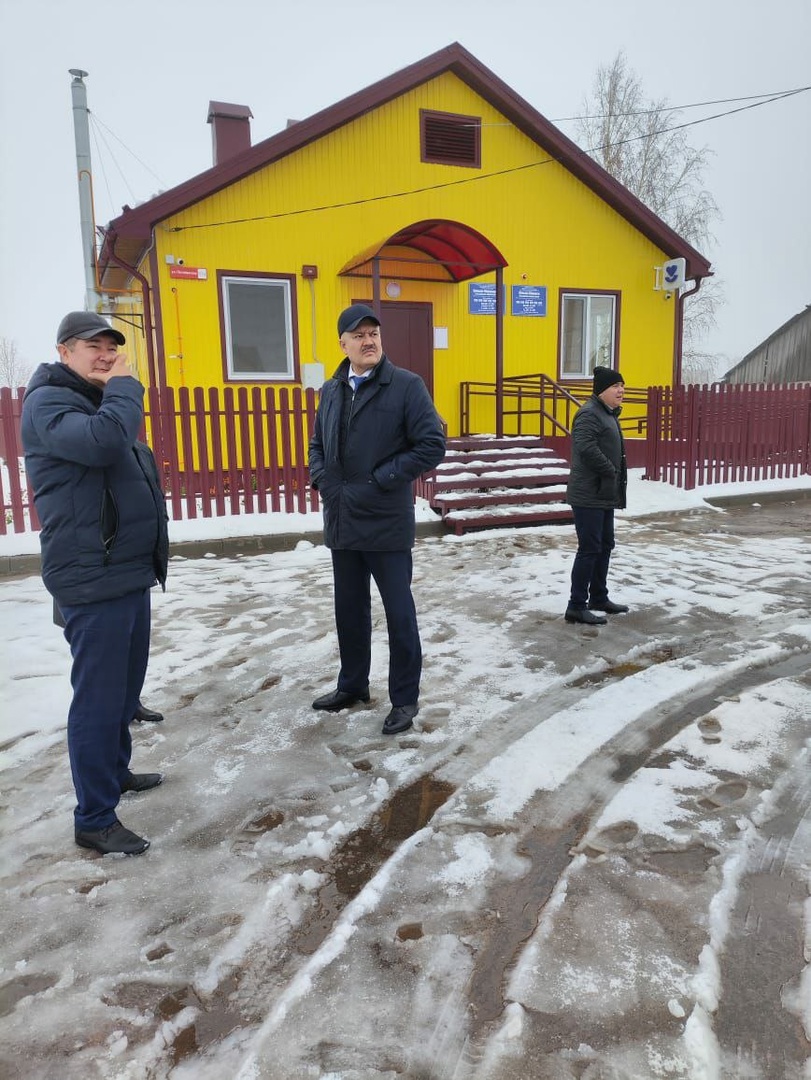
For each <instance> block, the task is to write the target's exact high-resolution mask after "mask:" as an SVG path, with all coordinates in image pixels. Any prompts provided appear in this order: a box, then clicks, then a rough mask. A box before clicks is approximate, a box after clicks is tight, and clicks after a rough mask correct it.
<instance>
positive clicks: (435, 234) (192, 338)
mask: <svg viewBox="0 0 811 1080" xmlns="http://www.w3.org/2000/svg"><path fill="white" fill-rule="evenodd" d="M208 119H209V123H210V124H211V126H212V137H213V138H212V143H213V149H214V165H213V166H212V167H211V168H210V169H208V170H207V171H206V172H203V173H201V174H200V175H198V176H195V177H193V178H192V179H190V180H189V181H187V182H186V183H183V184H181V185H179V186H178V187H176V188H173V189H172V190H170V191H167V192H164V193H162V194H161V195H159V196H157V197H155V198H153V199H152V200H150V201H149V202H146V203H143V204H141V205H140V206H138V207H136V208H134V209H130V208H125V209H124V212H123V213H122V214H121V215H120V216H119V217H118V218H116V219H115V220H113V221H111V222H110V224H109V226H108V227H107V230H106V237H105V241H104V245H103V248H102V251H101V254H100V258H99V279H100V282H101V287H102V290H109V293H110V295H114V296H115V297H116V301H115V312H116V315H117V317H119V318H121V319H123V320H124V321H125V322H128V323H129V330H128V331H127V333H128V339H129V341H130V342H133V341H134V351H135V353H136V360H137V363H138V368H139V373H140V375H141V377H142V379H143V381H144V382H145V383H148V384H150V385H158V386H160V385H168V386H173V387H181V386H188V387H192V386H228V385H233V386H248V387H253V386H267V385H268V384H272V385H274V386H279V387H283V386H289V387H295V386H301V385H303V386H318V385H320V383H321V381H322V380H323V378H324V376H326V377H329V375H330V374H331V373H332V371H333V370H334V368H335V367H336V366H337V364H338V362H339V361H340V359H341V353H340V351H339V349H338V348H337V334H336V329H335V324H336V317H337V314H338V312H339V311H340V310H341V309H342V308H343V307H345V306H346V305H348V304H349V303H351V302H353V301H355V300H366V301H368V302H370V303H372V304H374V305H377V306H378V307H377V309H378V310H379V312H380V317H381V320H382V326H383V342H384V348H385V350H386V352H387V354H388V355H389V356H390V358H391V359H392V360H393V362H394V363H395V364H398V365H400V366H403V367H408V368H410V369H411V370H414V371H417V372H419V373H420V374H421V375H422V376H423V378H424V379H425V381H426V384H427V385H428V387H429V390H430V391H431V393H432V395H433V397H434V400H435V402H436V405H437V408H438V410H439V412H440V414H441V415H442V416H443V417H444V419H445V421H446V423H447V426H448V433H449V434H450V435H454V434H458V433H459V431H460V428H461V427H462V426H463V422H464V425H466V426H467V428H468V430H479V431H492V430H494V420H493V411H492V410H493V405H492V399H489V398H482V399H475V400H474V404H473V405H471V413H470V414H469V415H467V416H466V417H464V418H463V417H462V416H461V411H462V406H461V405H460V386H461V385H462V384H463V383H468V382H471V381H473V382H482V383H486V384H493V385H494V384H497V383H501V381H502V380H504V379H508V380H509V379H511V378H514V377H516V376H521V375H530V374H532V375H535V374H539V373H541V374H543V375H545V376H547V377H548V378H550V379H553V380H556V381H557V382H559V383H561V384H562V385H564V386H566V385H567V384H572V385H576V384H577V382H578V381H581V384H582V380H584V379H588V378H589V377H590V373H591V370H592V369H593V367H594V365H595V364H596V363H600V364H607V365H609V366H618V367H620V368H621V370H622V372H623V375H624V377H625V380H626V383H627V384H628V385H630V386H640V387H641V386H648V385H652V384H656V385H666V384H672V383H673V382H674V381H678V380H679V378H680V347H681V320H682V306H683V297H684V294H685V291H689V289H688V290H685V289H681V290H679V288H678V287H671V289H669V290H668V289H667V287H666V284H667V283H666V282H663V280H662V267H664V266H665V265H666V264H673V265H675V266H676V269H677V270H678V269H683V270H684V275H685V278H686V280H687V281H688V282H692V283H693V284H692V289H695V288H697V287H698V286H699V285H700V282H701V279H702V278H704V277H706V276H707V275H708V274H709V273H710V266H709V263H708V262H707V260H706V259H704V258H703V256H702V255H701V254H700V253H699V252H697V251H696V250H694V249H693V248H692V247H691V246H690V245H689V244H687V243H686V242H685V241H684V240H683V239H682V238H681V237H679V236H678V235H677V234H676V233H675V232H673V230H672V229H670V228H669V227H668V226H667V225H666V224H665V223H664V222H662V221H661V219H659V218H658V217H656V215H654V214H653V213H652V212H651V211H650V210H648V209H647V208H646V207H645V206H644V205H643V204H642V203H640V202H639V200H638V199H636V198H635V197H634V196H633V195H631V194H630V193H629V192H628V191H627V190H626V189H625V188H623V187H622V186H621V185H620V184H618V183H617V182H616V181H615V180H613V179H612V178H611V177H610V176H609V175H608V174H607V173H606V172H605V171H604V170H603V169H601V168H600V167H599V166H598V165H597V164H596V163H595V162H594V161H593V160H592V159H591V158H589V157H588V156H587V155H586V154H585V153H583V152H582V151H581V150H580V149H578V148H577V146H576V145H575V144H574V143H573V142H572V141H571V140H570V139H568V138H567V137H566V136H565V135H563V134H562V133H561V132H560V131H559V130H558V129H557V128H555V127H554V125H552V124H551V123H549V121H547V120H546V119H545V118H544V117H543V116H542V115H541V114H540V113H538V112H537V111H536V110H535V109H534V108H533V107H532V106H531V105H529V104H528V103H527V102H526V101H524V100H523V99H522V98H521V97H520V96H519V95H518V94H516V93H515V92H514V91H513V90H511V89H510V87H509V86H507V85H506V84H505V83H504V82H502V81H501V80H500V79H499V78H498V77H497V76H496V75H494V74H493V73H492V72H491V71H489V70H488V69H487V68H486V67H485V66H484V65H482V64H481V63H480V62H479V61H478V60H477V59H476V58H475V57H474V56H472V55H471V54H470V53H469V52H468V51H467V50H466V49H464V48H463V47H462V46H461V45H459V44H453V45H450V46H448V47H447V48H445V49H442V50H440V51H439V52H437V53H435V54H433V55H431V56H429V57H427V58H426V59H424V60H421V61H419V62H418V63H415V64H413V65H411V66H410V67H408V68H405V69H404V70H402V71H399V72H397V73H395V74H394V75H391V76H389V77H388V78H386V79H383V80H382V81H380V82H378V83H375V84H374V85H373V86H370V87H369V88H367V89H365V90H363V91H360V92H359V93H357V94H354V95H353V96H351V97H349V98H346V99H345V100H343V101H340V102H338V103H337V104H336V105H333V106H331V107H329V108H327V109H325V110H323V111H322V112H320V113H317V114H316V115H315V116H312V117H310V118H309V119H307V120H301V121H298V122H295V123H294V122H290V123H289V124H288V127H287V128H286V129H285V130H284V131H282V132H280V133H278V134H276V135H273V136H272V137H270V138H268V139H265V140H264V141H262V142H259V143H257V144H256V145H251V134H250V120H251V113H250V110H249V108H247V107H246V106H240V105H232V104H228V103H221V102H211V103H210V107H209V117H208ZM680 260H684V261H683V263H680ZM657 285H658V286H660V287H658V288H657V287H656V286H657Z"/></svg>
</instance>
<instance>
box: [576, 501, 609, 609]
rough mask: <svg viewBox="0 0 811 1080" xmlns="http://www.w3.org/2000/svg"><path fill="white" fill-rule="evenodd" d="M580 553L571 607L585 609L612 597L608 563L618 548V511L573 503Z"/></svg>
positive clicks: (577, 559)
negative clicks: (615, 546) (616, 519)
mask: <svg viewBox="0 0 811 1080" xmlns="http://www.w3.org/2000/svg"><path fill="white" fill-rule="evenodd" d="M572 512H573V513H574V527H575V531H576V533H577V554H576V555H575V557H574V566H573V567H572V593H571V597H570V599H569V607H573V608H584V607H587V605H588V604H589V603H593V604H602V603H604V602H605V601H606V600H607V599H608V584H607V579H608V562H609V560H610V558H611V552H612V551H613V549H614V511H613V510H600V509H599V508H596V507H593V506H573V507H572Z"/></svg>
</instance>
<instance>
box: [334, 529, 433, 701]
mask: <svg viewBox="0 0 811 1080" xmlns="http://www.w3.org/2000/svg"><path fill="white" fill-rule="evenodd" d="M332 571H333V575H334V578H335V625H336V627H337V630H338V649H339V651H340V654H341V671H340V674H339V675H338V689H339V690H346V691H348V692H349V693H359V692H361V691H364V690H365V689H366V687H367V686H368V685H369V669H370V667H371V662H372V600H371V592H370V579H371V578H374V579H375V584H376V585H377V588H378V592H379V593H380V599H381V600H382V601H383V609H384V611H385V612H386V624H387V626H388V631H389V697H390V699H391V703H392V705H394V706H397V705H413V704H415V703H416V701H417V699H418V697H419V693H420V675H421V674H422V647H421V645H420V634H419V630H418V628H417V612H416V609H415V607H414V598H413V596H412V595H411V571H412V559H411V552H410V551H347V550H333V552H332Z"/></svg>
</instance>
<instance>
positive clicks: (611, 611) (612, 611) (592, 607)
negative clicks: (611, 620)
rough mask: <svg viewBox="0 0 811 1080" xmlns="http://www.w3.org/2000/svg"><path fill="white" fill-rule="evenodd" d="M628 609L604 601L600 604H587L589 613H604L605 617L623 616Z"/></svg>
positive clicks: (626, 606) (623, 605)
mask: <svg viewBox="0 0 811 1080" xmlns="http://www.w3.org/2000/svg"><path fill="white" fill-rule="evenodd" d="M629 610H630V609H629V607H628V605H627V604H615V603H614V601H613V600H606V601H605V602H604V603H602V604H589V611H604V612H605V613H606V615H625V614H626V612H628V611H629Z"/></svg>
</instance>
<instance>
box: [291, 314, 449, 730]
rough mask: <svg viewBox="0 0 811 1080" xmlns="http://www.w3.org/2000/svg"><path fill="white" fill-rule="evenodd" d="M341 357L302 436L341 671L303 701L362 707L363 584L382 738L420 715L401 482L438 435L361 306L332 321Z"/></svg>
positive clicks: (439, 449) (367, 654) (405, 488)
mask: <svg viewBox="0 0 811 1080" xmlns="http://www.w3.org/2000/svg"><path fill="white" fill-rule="evenodd" d="M338 339H339V343H340V346H341V349H342V350H343V352H344V354H345V359H344V361H343V362H342V364H341V365H340V367H339V368H338V370H337V371H336V372H335V374H334V375H333V377H332V378H331V379H329V380H328V381H327V382H326V383H325V384H324V386H323V387H322V389H321V399H320V402H319V405H318V412H317V414H316V419H315V428H314V430H313V437H312V439H311V441H310V479H311V482H312V484H313V486H314V487H316V488H317V489H318V491H319V493H320V495H321V501H322V504H323V513H324V542H325V543H326V545H327V547H329V548H331V549H332V567H333V578H334V583H335V622H336V626H337V630H338V648H339V652H340V657H341V669H340V672H339V674H338V685H337V688H336V689H335V690H333V691H331V692H330V693H328V694H324V695H323V696H322V697H319V698H317V699H316V700H315V701H314V702H313V708H314V709H325V710H327V711H329V712H338V711H339V710H340V709H345V708H347V707H348V706H349V705H354V704H355V702H357V701H368V700H369V670H370V666H371V655H372V608H371V594H370V580H371V578H372V577H373V578H374V579H375V583H376V585H377V588H378V590H379V592H380V597H381V599H382V601H383V608H384V610H385V612H386V624H387V627H388V636H389V697H390V699H391V706H392V708H391V711H390V712H389V714H388V716H387V717H386V720H385V723H384V724H383V734H384V735H394V734H396V733H397V732H398V731H405V730H406V729H407V728H410V727H411V725H412V723H413V722H414V717H415V716H416V715H417V712H418V711H419V705H418V698H419V690H420V676H421V673H422V649H421V645H420V636H419V630H418V627H417V614H416V609H415V607H414V599H413V596H412V594H411V572H412V557H411V549H412V547H413V546H414V537H415V524H414V498H413V492H412V486H411V485H412V481H413V480H415V479H416V478H417V477H418V476H420V475H421V474H422V473H424V472H426V471H428V470H429V469H433V468H435V466H437V465H438V464H439V462H440V461H441V460H442V458H443V457H444V456H445V435H444V432H443V430H442V422H441V421H440V419H439V416H438V415H437V411H436V409H435V408H434V405H433V402H432V401H431V398H430V395H429V393H428V391H427V389H426V388H425V383H424V382H423V381H422V379H421V378H420V377H419V376H418V375H415V374H414V373H413V372H410V371H405V370H404V369H402V368H397V367H395V366H394V364H392V362H391V361H390V360H389V359H388V357H387V356H386V355H385V354H384V352H383V343H382V340H381V334H380V321H379V320H378V318H377V316H376V315H375V313H374V311H372V309H371V308H370V307H367V306H366V305H365V304H353V305H352V306H351V307H348V308H346V310H345V311H342V312H341V314H340V316H339V317H338Z"/></svg>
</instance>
